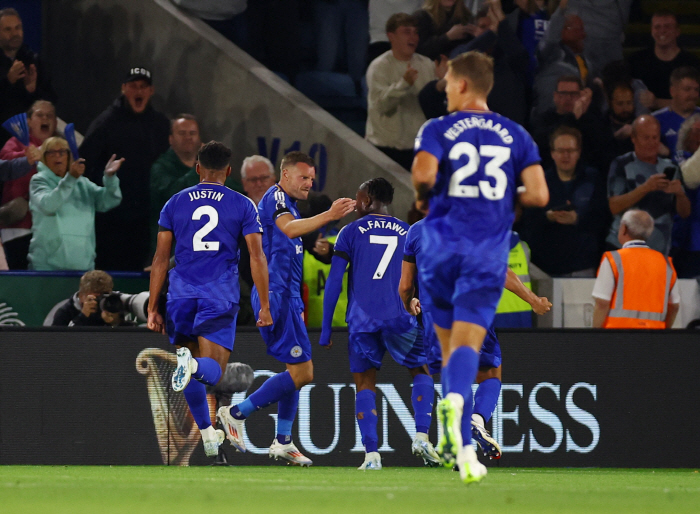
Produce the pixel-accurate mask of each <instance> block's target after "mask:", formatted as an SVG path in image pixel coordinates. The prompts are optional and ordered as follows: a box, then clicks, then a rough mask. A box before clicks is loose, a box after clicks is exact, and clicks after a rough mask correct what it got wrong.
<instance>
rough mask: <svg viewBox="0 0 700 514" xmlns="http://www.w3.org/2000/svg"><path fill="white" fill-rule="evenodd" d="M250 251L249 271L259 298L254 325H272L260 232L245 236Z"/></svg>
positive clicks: (265, 259)
mask: <svg viewBox="0 0 700 514" xmlns="http://www.w3.org/2000/svg"><path fill="white" fill-rule="evenodd" d="M245 242H246V244H247V245H248V252H249V253H250V273H251V275H252V276H253V282H254V283H255V288H256V289H257V290H258V296H259V298H260V312H259V313H258V319H257V322H256V325H257V326H259V327H269V326H270V325H272V314H270V294H269V293H270V277H269V275H268V272H267V258H266V257H265V252H263V249H262V234H259V233H253V234H248V235H247V236H245Z"/></svg>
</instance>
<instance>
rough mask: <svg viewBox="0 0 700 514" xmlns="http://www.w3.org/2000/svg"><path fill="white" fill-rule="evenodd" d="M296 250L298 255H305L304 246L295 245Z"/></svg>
mask: <svg viewBox="0 0 700 514" xmlns="http://www.w3.org/2000/svg"><path fill="white" fill-rule="evenodd" d="M294 248H296V251H297V255H299V254H301V253H304V246H303V245H294Z"/></svg>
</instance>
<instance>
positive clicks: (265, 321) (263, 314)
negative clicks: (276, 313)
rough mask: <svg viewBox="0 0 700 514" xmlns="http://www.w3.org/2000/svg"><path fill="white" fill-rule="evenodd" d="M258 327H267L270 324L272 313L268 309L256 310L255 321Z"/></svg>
mask: <svg viewBox="0 0 700 514" xmlns="http://www.w3.org/2000/svg"><path fill="white" fill-rule="evenodd" d="M255 325H256V326H258V327H269V326H271V325H272V314H270V309H260V312H258V321H256V322H255Z"/></svg>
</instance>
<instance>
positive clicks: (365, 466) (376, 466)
mask: <svg viewBox="0 0 700 514" xmlns="http://www.w3.org/2000/svg"><path fill="white" fill-rule="evenodd" d="M357 469H359V470H362V471H368V470H373V471H377V470H380V469H382V457H381V456H380V455H379V452H370V453H365V461H364V462H363V463H362V466H360V467H359V468H357Z"/></svg>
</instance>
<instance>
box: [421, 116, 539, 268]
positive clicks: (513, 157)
mask: <svg viewBox="0 0 700 514" xmlns="http://www.w3.org/2000/svg"><path fill="white" fill-rule="evenodd" d="M415 151H416V153H418V152H420V151H425V152H428V153H429V154H431V155H433V156H435V157H436V158H437V160H438V163H439V167H438V174H437V179H436V182H435V186H434V187H433V189H432V190H431V193H430V194H431V196H430V212H429V214H428V216H427V218H426V223H425V224H426V230H425V231H424V234H425V236H424V237H426V241H425V244H424V246H425V248H440V249H441V250H443V251H448V252H450V253H457V254H463V255H473V254H476V255H487V254H489V253H492V252H495V253H494V255H499V254H502V255H506V254H507V252H508V250H509V241H510V230H511V226H512V224H513V218H514V214H513V207H514V201H515V195H516V188H517V183H518V180H519V178H520V173H521V172H522V171H523V170H524V169H525V168H527V167H528V166H531V165H533V164H539V162H540V155H539V151H538V149H537V145H535V142H534V141H533V140H532V137H531V136H530V134H528V133H527V132H526V131H525V129H524V128H523V127H521V126H520V125H518V124H517V123H515V122H514V121H511V120H509V119H508V118H506V117H504V116H501V115H500V114H496V113H493V112H490V111H458V112H454V113H452V114H449V115H447V116H443V117H441V118H436V119H432V120H428V121H427V122H426V123H425V124H424V125H423V127H421V130H420V132H419V133H418V135H417V136H416V144H415Z"/></svg>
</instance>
